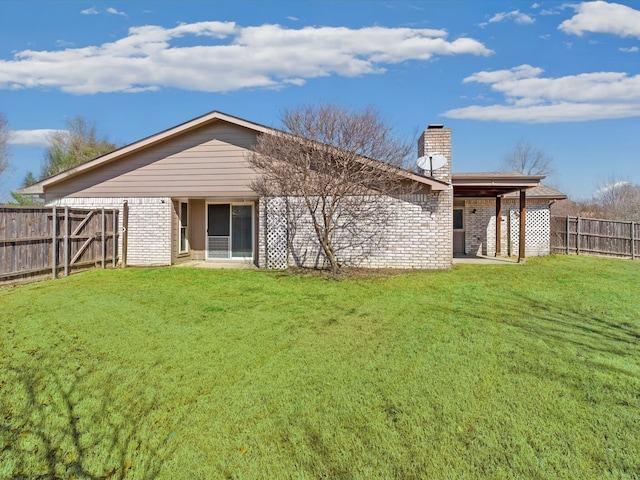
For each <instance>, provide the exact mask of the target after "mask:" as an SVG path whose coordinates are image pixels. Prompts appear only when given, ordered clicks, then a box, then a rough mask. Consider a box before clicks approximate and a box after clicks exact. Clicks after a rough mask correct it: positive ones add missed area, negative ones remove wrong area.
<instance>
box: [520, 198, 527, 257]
mask: <svg viewBox="0 0 640 480" xmlns="http://www.w3.org/2000/svg"><path fill="white" fill-rule="evenodd" d="M526 219H527V194H526V190H525V189H521V190H520V235H519V240H518V263H524V262H525V261H526V258H525V248H524V247H525V237H526V230H525V222H526Z"/></svg>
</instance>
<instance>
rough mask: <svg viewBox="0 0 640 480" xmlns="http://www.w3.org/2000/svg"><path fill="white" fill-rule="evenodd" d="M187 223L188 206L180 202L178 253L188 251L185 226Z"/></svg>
mask: <svg viewBox="0 0 640 480" xmlns="http://www.w3.org/2000/svg"><path fill="white" fill-rule="evenodd" d="M188 222H189V204H188V203H187V202H180V253H187V252H188V251H189V239H188V236H187V226H188Z"/></svg>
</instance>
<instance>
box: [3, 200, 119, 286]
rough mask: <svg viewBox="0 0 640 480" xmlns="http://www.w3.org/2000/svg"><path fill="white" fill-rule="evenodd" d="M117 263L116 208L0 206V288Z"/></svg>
mask: <svg viewBox="0 0 640 480" xmlns="http://www.w3.org/2000/svg"><path fill="white" fill-rule="evenodd" d="M117 259H118V209H104V208H103V209H94V210H87V209H78V208H69V207H13V206H9V207H5V206H3V207H0V283H2V282H5V281H10V280H16V279H21V278H28V277H34V276H42V275H46V274H47V273H48V272H50V274H51V276H52V277H53V278H56V277H57V276H58V275H59V274H60V273H64V275H65V276H66V275H69V271H70V270H72V269H77V268H95V267H98V266H101V267H102V268H105V267H106V266H107V264H108V263H109V262H110V263H111V265H112V266H114V267H115V266H116V262H117Z"/></svg>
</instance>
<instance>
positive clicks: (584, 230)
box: [551, 217, 640, 260]
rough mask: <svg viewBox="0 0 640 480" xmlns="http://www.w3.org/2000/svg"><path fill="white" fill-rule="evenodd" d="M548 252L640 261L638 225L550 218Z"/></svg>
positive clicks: (633, 223) (574, 218)
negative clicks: (549, 246)
mask: <svg viewBox="0 0 640 480" xmlns="http://www.w3.org/2000/svg"><path fill="white" fill-rule="evenodd" d="M551 253H565V254H567V255H569V254H576V255H605V256H612V257H622V258H631V259H632V260H634V259H637V258H640V223H636V222H618V221H613V220H601V219H597V218H583V217H551Z"/></svg>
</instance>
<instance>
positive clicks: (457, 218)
mask: <svg viewBox="0 0 640 480" xmlns="http://www.w3.org/2000/svg"><path fill="white" fill-rule="evenodd" d="M463 212H464V210H463V209H462V208H454V209H453V229H454V230H462V229H464V223H463V221H462V219H463Z"/></svg>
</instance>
